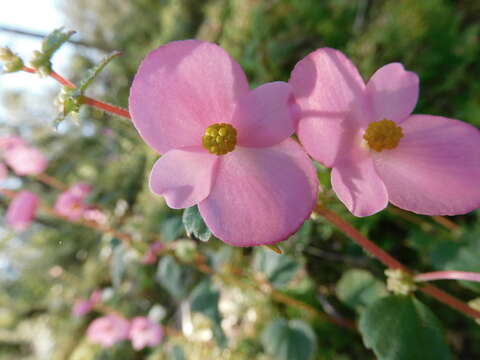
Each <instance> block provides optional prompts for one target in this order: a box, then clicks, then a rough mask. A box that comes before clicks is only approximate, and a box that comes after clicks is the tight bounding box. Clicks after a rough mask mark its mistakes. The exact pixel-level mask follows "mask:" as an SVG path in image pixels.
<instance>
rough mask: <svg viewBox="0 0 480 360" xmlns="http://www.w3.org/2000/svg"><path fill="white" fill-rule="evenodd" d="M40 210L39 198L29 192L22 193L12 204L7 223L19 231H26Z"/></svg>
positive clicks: (7, 214) (8, 211)
mask: <svg viewBox="0 0 480 360" xmlns="http://www.w3.org/2000/svg"><path fill="white" fill-rule="evenodd" d="M37 208H38V196H37V195H36V194H35V193H33V192H31V191H28V190H22V191H20V192H19V193H18V194H17V195H16V196H15V197H14V198H13V200H12V201H11V202H10V205H9V206H8V209H7V213H6V221H7V224H9V225H10V226H11V227H13V228H14V229H15V230H17V231H23V230H25V229H26V228H27V227H28V226H29V225H30V224H31V222H32V221H33V219H34V218H35V215H36V213H37Z"/></svg>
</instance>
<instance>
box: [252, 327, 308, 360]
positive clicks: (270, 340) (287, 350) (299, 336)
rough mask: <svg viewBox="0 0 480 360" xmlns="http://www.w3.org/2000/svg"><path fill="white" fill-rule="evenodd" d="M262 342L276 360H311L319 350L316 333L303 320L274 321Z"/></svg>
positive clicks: (267, 328)
mask: <svg viewBox="0 0 480 360" xmlns="http://www.w3.org/2000/svg"><path fill="white" fill-rule="evenodd" d="M261 341H262V345H263V347H264V348H265V350H266V352H267V353H268V354H269V355H271V356H272V357H273V358H274V359H276V360H310V359H312V358H313V356H314V354H315V351H316V348H317V339H316V337H315V333H314V332H313V330H312V328H311V327H310V326H309V325H308V324H306V323H305V322H303V321H301V320H290V321H287V320H286V319H284V318H278V319H275V320H273V321H272V322H270V323H269V324H268V325H267V327H266V328H265V330H264V331H263V333H262V336H261Z"/></svg>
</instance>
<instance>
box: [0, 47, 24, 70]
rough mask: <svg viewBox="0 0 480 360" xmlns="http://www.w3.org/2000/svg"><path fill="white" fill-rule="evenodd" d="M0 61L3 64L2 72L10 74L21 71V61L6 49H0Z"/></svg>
mask: <svg viewBox="0 0 480 360" xmlns="http://www.w3.org/2000/svg"><path fill="white" fill-rule="evenodd" d="M0 60H1V61H2V62H3V72H5V73H12V72H15V71H20V70H22V69H23V66H24V64H23V60H22V59H21V58H20V56H18V55H16V54H14V53H13V52H12V50H10V49H9V48H8V47H0Z"/></svg>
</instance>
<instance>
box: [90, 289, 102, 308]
mask: <svg viewBox="0 0 480 360" xmlns="http://www.w3.org/2000/svg"><path fill="white" fill-rule="evenodd" d="M101 301H102V290H100V289H97V290H95V291H93V292H92V293H91V294H90V302H91V303H92V304H93V305H97V304H99V303H100V302H101Z"/></svg>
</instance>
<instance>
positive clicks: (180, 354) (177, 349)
mask: <svg viewBox="0 0 480 360" xmlns="http://www.w3.org/2000/svg"><path fill="white" fill-rule="evenodd" d="M170 359H171V360H187V357H186V355H185V352H184V351H183V348H182V347H181V346H180V345H174V346H173V347H172V350H170Z"/></svg>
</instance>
